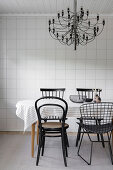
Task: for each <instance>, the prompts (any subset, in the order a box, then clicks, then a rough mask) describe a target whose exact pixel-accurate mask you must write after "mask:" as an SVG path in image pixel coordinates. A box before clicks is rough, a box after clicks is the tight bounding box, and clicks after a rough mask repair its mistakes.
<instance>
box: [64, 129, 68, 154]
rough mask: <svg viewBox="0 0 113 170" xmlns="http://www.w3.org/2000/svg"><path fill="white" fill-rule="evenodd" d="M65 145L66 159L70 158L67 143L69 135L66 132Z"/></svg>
mask: <svg viewBox="0 0 113 170" xmlns="http://www.w3.org/2000/svg"><path fill="white" fill-rule="evenodd" d="M64 143H65V150H66V157H68V151H67V147H68V142H67V133H66V132H65V138H64Z"/></svg>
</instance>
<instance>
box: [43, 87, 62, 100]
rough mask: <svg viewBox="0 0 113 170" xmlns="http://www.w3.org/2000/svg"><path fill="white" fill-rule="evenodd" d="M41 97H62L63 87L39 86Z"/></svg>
mask: <svg viewBox="0 0 113 170" xmlns="http://www.w3.org/2000/svg"><path fill="white" fill-rule="evenodd" d="M40 91H41V92H42V97H48V96H54V97H60V98H62V99H63V97H64V91H65V88H40Z"/></svg>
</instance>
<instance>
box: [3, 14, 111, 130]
mask: <svg viewBox="0 0 113 170" xmlns="http://www.w3.org/2000/svg"><path fill="white" fill-rule="evenodd" d="M73 49H74V47H73V46H71V47H67V46H63V45H61V44H60V43H59V42H57V41H55V40H53V39H52V38H51V37H50V35H49V33H48V18H46V17H45V18H44V17H0V130H1V131H2V130H23V121H22V120H20V119H19V118H17V117H16V114H15V110H16V107H15V105H16V102H17V101H19V100H23V99H35V98H38V97H39V96H40V95H41V94H40V91H39V88H40V87H48V88H49V87H66V95H65V97H66V98H67V101H69V95H70V94H74V93H75V89H76V87H86V88H102V90H103V92H102V96H101V97H102V100H106V101H113V17H109V18H108V17H106V26H105V29H104V31H103V33H102V34H101V35H100V36H99V37H98V38H97V39H96V40H94V41H93V42H92V43H90V44H88V45H87V46H85V47H82V46H79V47H78V48H77V51H74V50H73Z"/></svg>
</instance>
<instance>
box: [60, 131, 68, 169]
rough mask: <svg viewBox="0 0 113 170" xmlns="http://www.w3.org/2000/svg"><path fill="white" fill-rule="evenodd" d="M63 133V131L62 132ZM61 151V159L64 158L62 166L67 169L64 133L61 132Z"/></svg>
mask: <svg viewBox="0 0 113 170" xmlns="http://www.w3.org/2000/svg"><path fill="white" fill-rule="evenodd" d="M62 131H63V130H62ZM61 139H62V151H63V158H64V165H65V166H66V167H67V161H66V148H65V141H64V140H65V137H64V132H62V136H61Z"/></svg>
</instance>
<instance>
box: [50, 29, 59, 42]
mask: <svg viewBox="0 0 113 170" xmlns="http://www.w3.org/2000/svg"><path fill="white" fill-rule="evenodd" d="M53 35H54V36H53ZM50 36H51V37H52V38H53V39H55V40H58V39H57V38H56V36H55V34H53V33H52V32H51V31H50Z"/></svg>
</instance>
